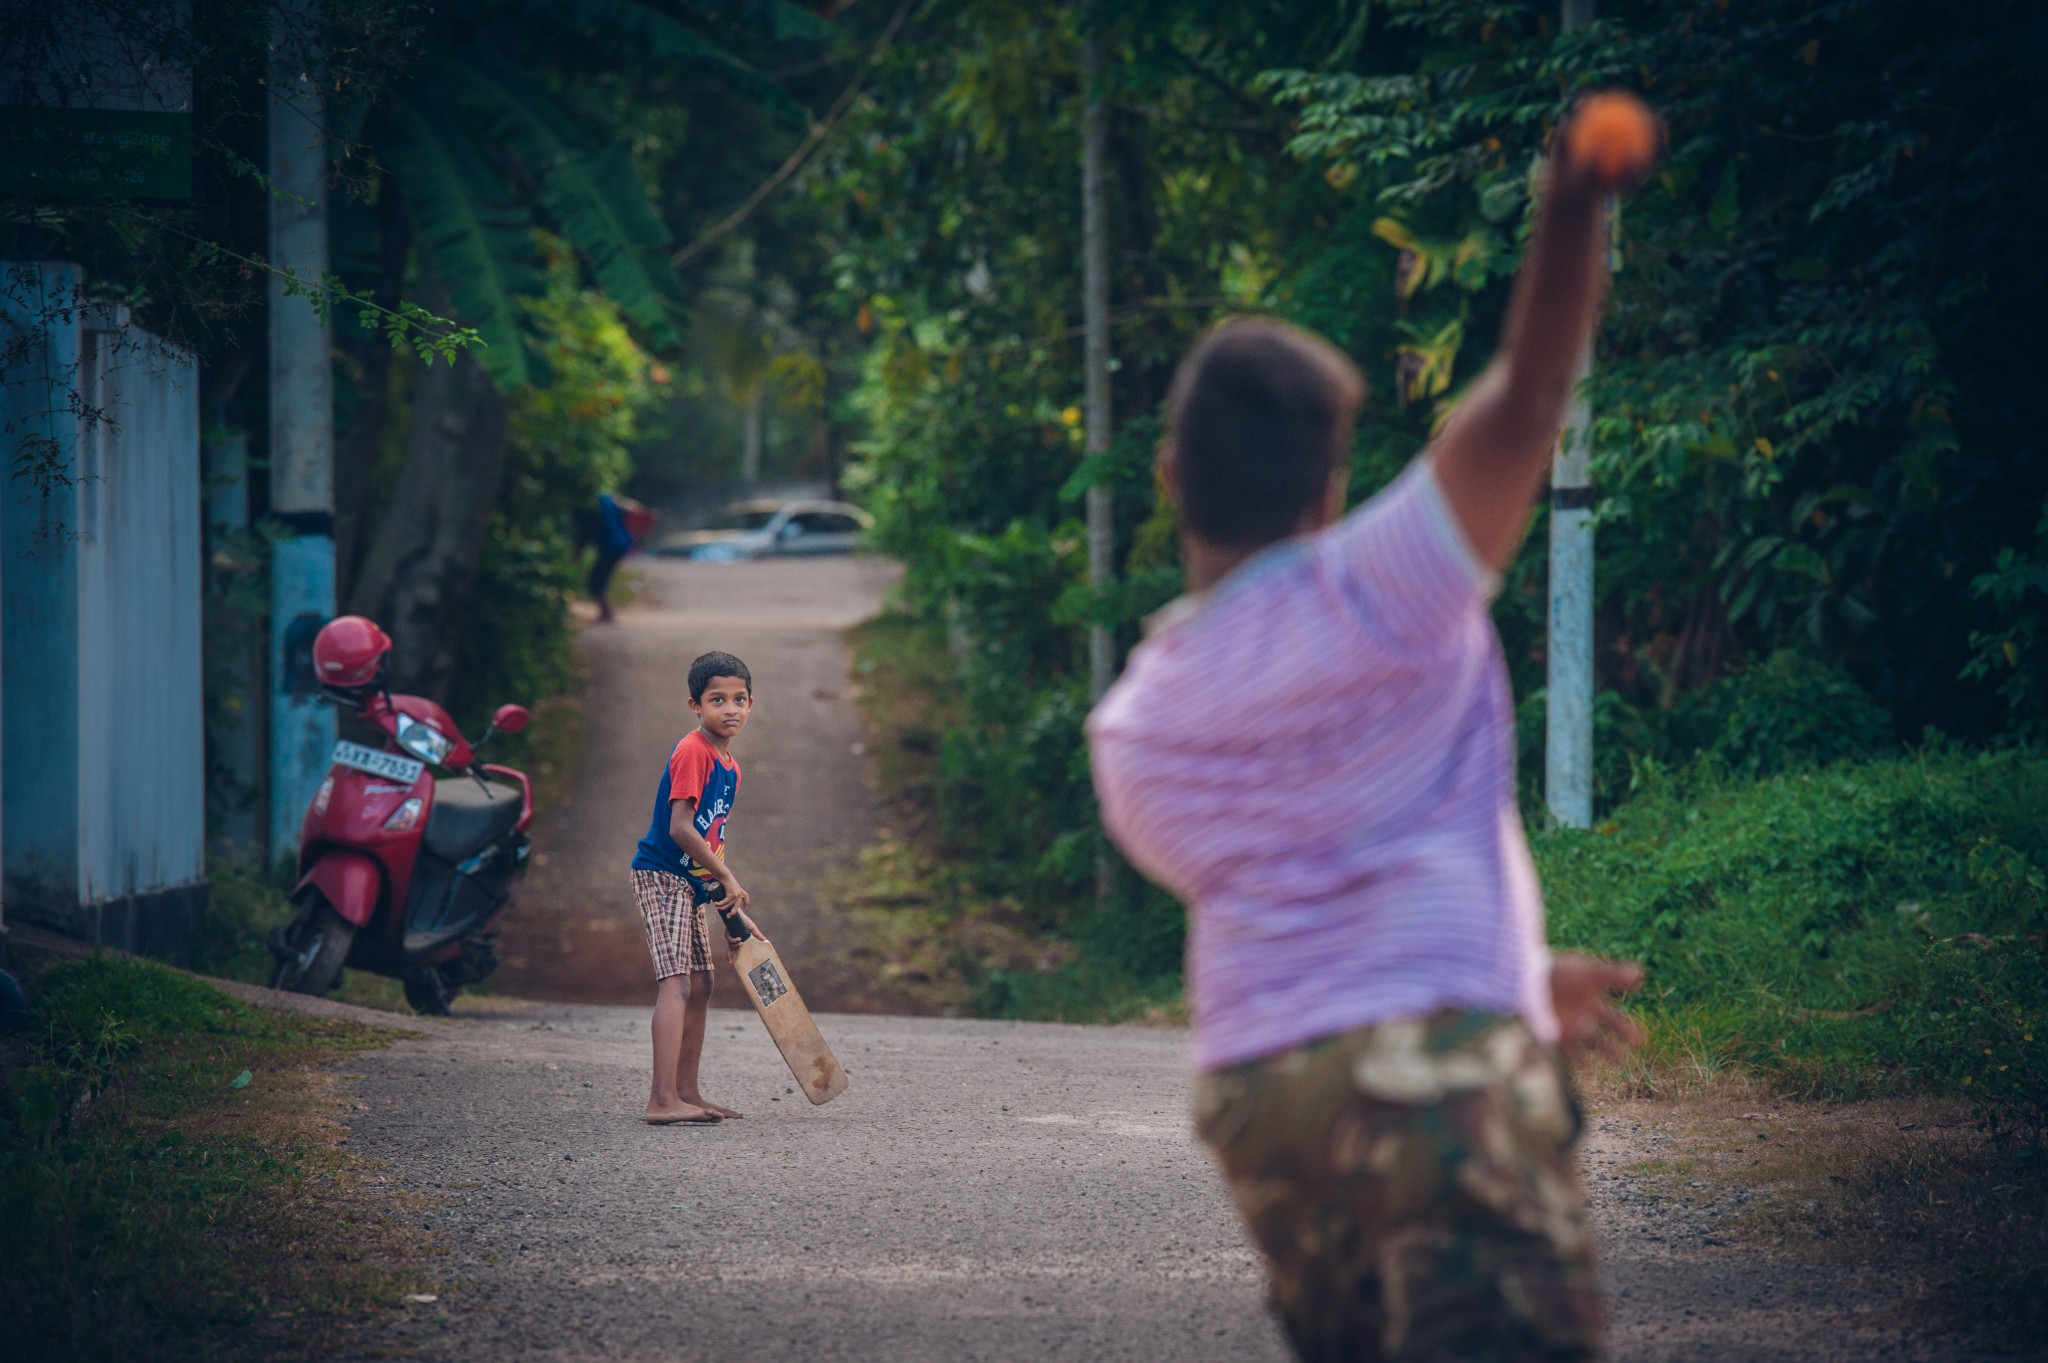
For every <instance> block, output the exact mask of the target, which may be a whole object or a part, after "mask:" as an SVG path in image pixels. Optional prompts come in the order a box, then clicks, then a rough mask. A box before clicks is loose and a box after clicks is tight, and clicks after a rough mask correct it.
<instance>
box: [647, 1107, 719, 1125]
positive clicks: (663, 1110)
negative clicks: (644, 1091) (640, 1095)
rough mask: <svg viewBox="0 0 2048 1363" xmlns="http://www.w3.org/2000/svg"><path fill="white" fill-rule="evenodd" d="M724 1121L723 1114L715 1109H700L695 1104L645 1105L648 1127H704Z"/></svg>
mask: <svg viewBox="0 0 2048 1363" xmlns="http://www.w3.org/2000/svg"><path fill="white" fill-rule="evenodd" d="M722 1120H724V1114H723V1113H721V1112H719V1111H718V1110H717V1109H714V1108H709V1107H702V1106H699V1105H698V1104H696V1103H685V1102H676V1103H673V1104H670V1105H669V1106H667V1107H660V1106H657V1105H655V1104H653V1103H649V1104H648V1105H647V1124H648V1125H649V1126H679V1125H682V1124H684V1123H686V1122H687V1123H695V1124H698V1125H704V1124H706V1123H710V1122H716V1121H722Z"/></svg>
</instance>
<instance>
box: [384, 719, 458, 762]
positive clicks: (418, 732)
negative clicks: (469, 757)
mask: <svg viewBox="0 0 2048 1363" xmlns="http://www.w3.org/2000/svg"><path fill="white" fill-rule="evenodd" d="M398 746H399V747H401V748H403V749H405V750H406V751H407V752H409V753H411V754H412V755H413V756H414V757H417V758H419V759H420V760H421V761H423V762H431V763H432V764H433V765H435V766H437V767H438V766H440V765H441V764H442V763H443V762H446V761H447V760H448V753H449V750H450V749H452V748H454V746H455V740H454V739H452V738H450V737H448V735H446V734H444V733H442V732H441V731H440V730H439V729H436V728H435V727H434V726H433V725H431V724H424V723H422V722H420V721H419V720H417V719H414V718H413V717H412V716H411V715H400V716H399V717H398Z"/></svg>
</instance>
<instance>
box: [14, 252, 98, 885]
mask: <svg viewBox="0 0 2048 1363" xmlns="http://www.w3.org/2000/svg"><path fill="white" fill-rule="evenodd" d="M80 285H81V275H80V271H79V268H78V267H77V266H76V265H57V264H50V263H47V262H39V261H30V262H9V263H6V264H0V318H4V326H5V329H6V331H7V332H8V334H9V336H10V337H12V336H25V337H26V339H27V341H28V345H27V347H26V349H25V351H24V352H23V353H22V355H21V356H20V357H19V358H18V359H17V360H16V361H15V363H14V364H13V365H11V366H10V367H9V368H8V369H7V370H6V371H5V372H4V373H0V436H4V438H5V440H6V445H7V449H8V450H9V452H10V453H13V452H15V451H19V450H22V449H23V448H24V445H25V443H26V444H27V445H28V446H29V447H31V448H33V449H34V450H35V451H36V452H37V453H38V454H42V455H46V456H47V457H48V459H49V460H50V461H51V462H52V463H53V464H56V465H57V466H58V472H59V473H60V474H62V475H63V476H61V477H58V478H55V479H51V480H48V481H46V483H45V485H44V486H42V487H41V488H38V487H36V486H34V485H32V484H31V482H30V481H29V480H28V479H26V478H22V477H15V478H11V479H7V480H5V481H4V482H0V557H4V558H5V560H6V571H5V572H4V573H0V633H4V635H5V640H6V642H5V645H4V646H0V745H4V748H5V754H4V756H0V771H4V772H5V773H6V778H7V780H6V785H5V787H4V789H0V825H4V826H5V827H6V830H7V839H6V845H5V849H4V856H5V858H6V863H5V873H4V880H5V888H4V894H5V897H6V900H7V903H8V905H9V911H10V914H11V916H13V917H15V918H17V919H19V918H23V917H36V918H39V919H40V918H43V917H44V916H45V915H44V914H43V913H39V912H36V906H44V905H47V906H51V911H52V912H57V911H60V908H61V906H68V905H70V904H74V903H75V902H76V900H77V887H78V878H79V877H78V758H79V754H78V555H77V554H76V553H75V552H74V551H73V546H72V543H71V541H70V539H69V538H68V536H69V533H70V530H71V528H72V527H75V526H76V525H77V524H78V488H79V485H78V483H77V482H76V481H75V480H73V479H72V478H71V477H70V476H69V474H70V471H71V470H72V469H74V468H75V467H76V462H77V459H78V453H79V436H80V430H79V425H80V421H79V416H78V414H77V411H76V409H75V408H73V407H72V406H71V404H69V403H67V402H62V401H58V400H56V399H57V397H58V395H60V394H62V393H65V392H70V391H75V388H76V385H77V384H78V383H79V382H80V377H81V376H80V364H79V355H80V352H81V350H82V348H83V339H84V338H83V330H84V321H85V315H84V310H83V309H82V308H81V307H79V306H77V303H78V301H79V297H80Z"/></svg>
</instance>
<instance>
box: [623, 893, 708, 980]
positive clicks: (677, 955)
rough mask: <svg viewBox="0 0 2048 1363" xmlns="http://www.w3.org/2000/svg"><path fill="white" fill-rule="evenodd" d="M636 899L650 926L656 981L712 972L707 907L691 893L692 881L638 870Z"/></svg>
mask: <svg viewBox="0 0 2048 1363" xmlns="http://www.w3.org/2000/svg"><path fill="white" fill-rule="evenodd" d="M633 898H634V899H635V900H636V901H638V902H639V905H640V918H641V921H642V922H644V923H645V924H646V925H647V950H648V951H649V952H650V953H651V954H652V955H653V957H654V978H655V979H657V980H665V979H667V978H668V977H669V976H671V975H681V974H684V973H685V972H688V971H692V970H709V969H711V938H710V936H709V935H708V934H707V933H706V931H705V927H704V906H703V905H702V904H699V903H698V902H697V897H696V895H694V894H692V893H691V891H690V882H689V881H687V880H685V879H683V878H682V877H681V876H672V875H670V874H669V873H668V872H666V871H635V872H633Z"/></svg>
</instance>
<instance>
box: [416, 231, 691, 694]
mask: <svg viewBox="0 0 2048 1363" xmlns="http://www.w3.org/2000/svg"><path fill="white" fill-rule="evenodd" d="M550 274H551V281H552V283H551V287H550V289H549V291H548V293H547V295H546V296H545V297H543V298H540V299H537V300H535V301H533V302H531V303H529V304H527V305H526V310H527V312H528V313H529V315H530V317H531V319H532V321H531V325H532V326H533V328H534V330H535V331H536V332H537V333H538V335H539V337H540V340H539V342H538V343H537V344H536V346H535V349H536V351H537V353H538V354H539V355H540V356H541V357H542V359H543V360H544V361H545V363H546V365H547V368H548V372H549V373H550V375H551V376H552V379H551V381H550V382H549V383H548V384H547V385H545V386H544V387H531V388H526V389H522V390H521V391H520V392H518V393H517V394H516V395H515V396H514V398H513V403H512V413H511V419H510V438H511V447H512V450H511V462H510V467H509V468H508V469H507V470H506V485H505V487H504V488H503V489H502V491H501V492H500V494H499V503H498V508H497V510H496V512H495V513H494V514H493V516H492V519H491V531H490V534H489V536H488V538H487V539H486V540H485V543H484V548H483V557H482V562H481V563H480V564H479V565H478V571H477V583H476V589H475V590H476V599H477V600H479V601H483V602H488V603H489V609H488V610H487V611H483V612H479V619H478V624H479V625H480V626H481V627H480V628H475V629H470V630H465V631H464V632H463V633H462V635H461V639H460V645H459V647H458V650H457V654H456V657H457V665H456V669H455V690H454V692H453V694H452V696H451V698H450V699H451V705H452V708H453V710H454V713H455V715H456V717H457V720H458V721H459V722H460V723H462V724H464V725H465V726H466V727H467V728H468V730H469V731H470V732H477V731H480V730H481V729H482V727H483V724H484V722H485V721H486V720H487V719H488V718H489V715H490V712H491V711H492V710H493V709H495V708H496V707H497V706H498V705H499V704H500V703H502V702H504V701H507V700H518V701H533V700H536V699H538V698H540V697H542V696H549V695H554V694H557V693H559V692H562V691H566V690H569V689H570V687H571V685H572V683H573V681H574V678H573V677H572V675H571V672H570V665H571V654H570V647H569V643H570V634H571V630H572V623H571V619H570V615H569V601H570V599H571V597H572V596H573V595H574V594H575V593H576V592H578V591H580V590H581V589H582V583H581V581H580V580H579V577H578V573H577V567H578V563H577V559H578V551H579V546H578V545H577V544H576V543H575V536H574V533H573V526H572V524H571V517H569V516H567V515H565V514H564V512H565V510H566V509H570V508H577V509H581V508H588V507H593V506H595V505H596V503H597V497H598V494H599V493H601V492H605V491H607V490H611V489H616V488H621V487H624V486H625V484H626V479H627V477H628V476H629V475H630V473H631V471H632V456H631V454H630V449H631V446H632V443H633V442H634V440H635V439H637V438H638V437H639V435H640V434H641V430H642V426H643V423H644V422H645V421H646V420H647V419H648V416H649V414H650V413H651V412H652V411H653V410H654V408H655V404H656V402H657V401H658V399H659V396H660V391H661V378H662V377H663V376H664V375H665V374H666V372H667V371H666V370H665V369H664V367H663V366H661V365H660V364H658V363H657V362H655V361H654V360H653V358H652V357H651V356H649V355H648V353H647V352H646V351H644V350H642V349H641V348H640V346H639V345H638V344H636V343H635V341H634V339H633V336H632V333H631V332H630V331H629V330H628V328H627V326H626V322H625V318H624V317H623V316H622V311H623V310H622V309H621V308H620V307H619V305H618V304H616V303H614V302H613V301H612V300H611V298H610V297H609V296H608V295H606V294H603V293H601V292H598V291H597V290H595V289H589V288H585V287H583V286H582V285H581V283H580V282H579V281H578V279H577V277H576V274H575V272H574V270H573V269H571V268H569V267H568V266H567V264H566V262H563V261H561V260H560V259H559V258H558V259H557V261H556V262H555V264H554V266H553V268H552V270H551V271H550Z"/></svg>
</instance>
